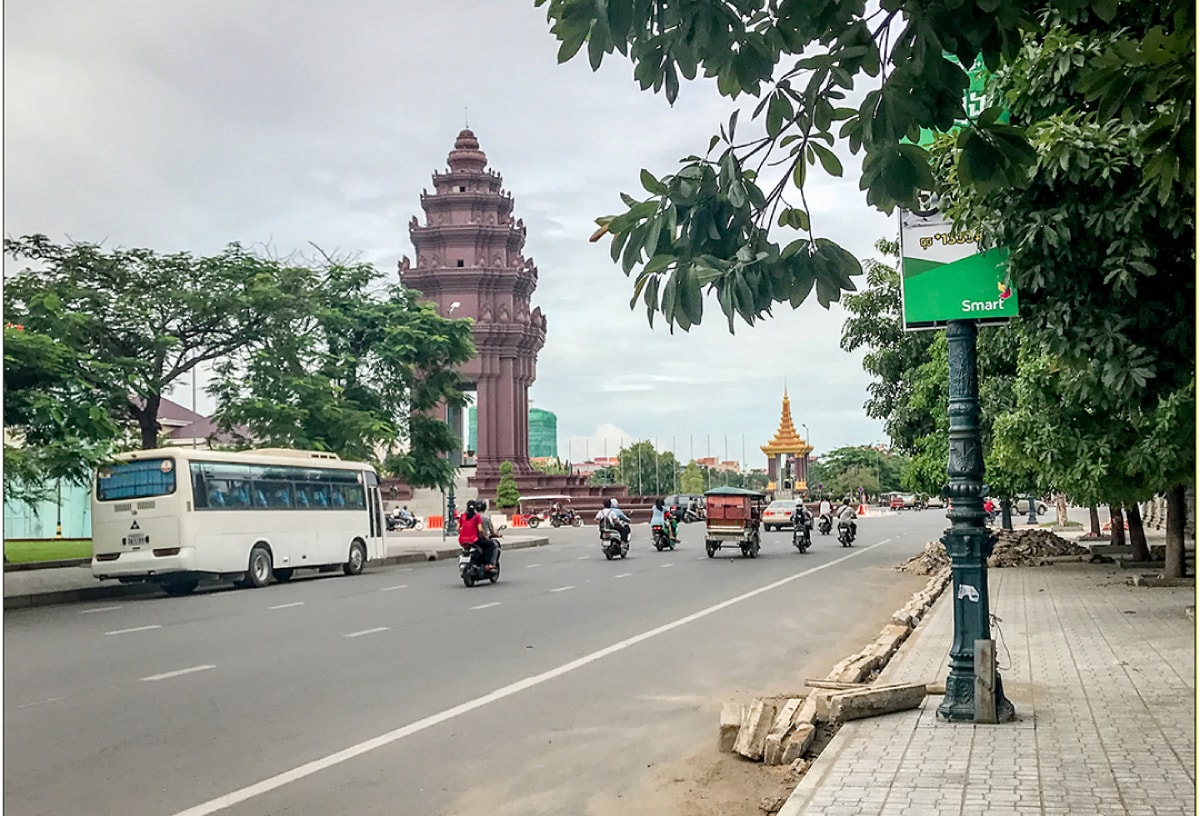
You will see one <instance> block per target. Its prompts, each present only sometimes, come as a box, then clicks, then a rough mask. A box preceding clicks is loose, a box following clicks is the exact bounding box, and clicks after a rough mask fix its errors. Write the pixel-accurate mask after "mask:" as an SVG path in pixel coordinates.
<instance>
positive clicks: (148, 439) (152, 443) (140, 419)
mask: <svg viewBox="0 0 1200 816" xmlns="http://www.w3.org/2000/svg"><path fill="white" fill-rule="evenodd" d="M161 403H162V395H160V394H154V395H152V396H149V397H146V404H145V405H137V404H136V403H134V402H132V401H130V403H129V413H130V414H132V415H133V418H134V419H136V420H137V423H138V428H139V429H140V430H141V434H142V450H150V449H151V448H157V447H158V432H159V430H160V428H159V425H158V408H159V405H160V404H161Z"/></svg>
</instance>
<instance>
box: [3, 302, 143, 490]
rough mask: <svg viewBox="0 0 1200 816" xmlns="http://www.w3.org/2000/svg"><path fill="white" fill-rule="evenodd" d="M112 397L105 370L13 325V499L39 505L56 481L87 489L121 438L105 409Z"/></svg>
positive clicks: (8, 434)
mask: <svg viewBox="0 0 1200 816" xmlns="http://www.w3.org/2000/svg"><path fill="white" fill-rule="evenodd" d="M110 397H111V391H110V389H109V388H108V386H107V384H106V383H105V372H104V369H103V367H102V366H99V365H97V364H95V362H94V361H92V360H90V359H87V358H85V357H82V356H80V355H79V354H78V353H76V352H75V351H74V350H72V349H71V348H70V347H69V346H67V345H65V344H63V343H58V342H56V341H55V340H54V338H52V337H50V336H49V335H46V334H41V333H39V332H36V331H34V330H32V329H30V328H27V327H26V326H24V325H21V324H7V325H6V326H5V328H4V430H5V440H4V475H5V477H6V478H5V496H6V497H7V498H9V499H15V500H25V501H36V500H39V499H41V498H43V497H44V496H45V495H46V494H47V493H48V491H49V489H50V485H51V483H52V482H54V481H56V480H59V479H65V480H66V481H68V482H71V483H74V484H86V483H87V482H88V480H89V479H90V477H91V473H92V469H93V468H94V467H95V466H96V465H97V464H98V463H99V462H100V461H101V460H102V459H103V458H104V457H105V455H106V454H107V453H108V451H109V450H110V449H111V447H112V445H113V444H114V443H115V442H116V440H117V437H118V434H119V431H120V428H119V427H118V426H117V424H116V423H114V422H113V421H112V419H111V417H110V416H109V413H108V411H107V410H106V409H105V402H106V400H108V399H109V398H110ZM10 440H11V441H10Z"/></svg>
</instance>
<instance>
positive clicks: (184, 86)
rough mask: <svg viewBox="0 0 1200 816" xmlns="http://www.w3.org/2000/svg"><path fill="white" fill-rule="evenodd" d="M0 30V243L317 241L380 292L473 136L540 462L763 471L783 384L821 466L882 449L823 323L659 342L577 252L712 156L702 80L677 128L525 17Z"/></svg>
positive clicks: (120, 3) (844, 234) (370, 1)
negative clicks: (637, 460) (627, 202)
mask: <svg viewBox="0 0 1200 816" xmlns="http://www.w3.org/2000/svg"><path fill="white" fill-rule="evenodd" d="M3 24H4V229H5V232H6V234H8V235H14V236H16V235H25V234H29V233H33V232H40V233H45V234H47V235H49V236H50V237H51V238H52V239H54V240H59V241H63V240H67V239H68V238H70V239H76V240H83V241H95V242H104V243H105V244H106V245H107V246H109V247H115V246H126V247H130V246H141V247H149V248H152V249H155V250H159V251H164V252H172V251H179V250H187V251H190V252H193V253H199V254H204V253H215V252H218V251H219V250H220V249H221V248H222V247H223V246H225V245H226V244H227V243H230V242H233V241H238V242H241V243H243V244H246V245H269V246H270V247H271V248H272V250H273V251H275V252H277V253H279V254H281V255H284V254H287V253H289V252H291V251H292V250H296V249H302V250H303V249H307V248H308V246H309V242H312V243H315V244H317V245H319V246H321V247H322V248H323V249H325V250H328V251H340V252H343V253H356V254H359V255H360V256H361V258H363V259H364V260H368V261H370V262H372V263H374V264H375V265H377V266H378V267H379V268H380V269H381V270H383V271H385V272H386V273H387V274H388V276H389V279H394V275H395V270H396V263H397V261H398V259H399V258H400V256H401V255H403V254H407V255H409V256H410V257H413V256H414V252H413V248H412V244H411V242H410V241H409V237H408V226H407V225H408V221H409V219H410V218H411V217H412V216H414V215H417V216H420V217H422V219H423V214H422V211H421V208H420V203H419V196H420V193H421V191H422V189H426V188H428V189H432V183H431V181H430V176H431V174H432V172H433V171H434V170H440V169H443V168H444V167H445V165H446V154H447V153H448V152H449V151H450V149H451V148H452V146H453V142H454V138H455V136H456V135H457V133H458V132H459V130H461V129H462V127H463V126H464V121H465V116H469V122H470V127H471V129H472V130H473V131H474V132H475V134H476V135H477V136H478V138H479V142H480V147H481V148H482V149H483V150H484V152H485V153H486V154H487V157H488V164H489V166H490V167H491V168H492V169H494V170H496V171H497V172H499V173H500V174H502V175H503V177H504V186H505V188H506V189H508V190H509V191H510V192H511V193H512V195H513V196H514V197H515V201H516V206H515V212H514V214H515V216H516V217H519V218H523V219H524V221H525V224H526V227H527V229H528V238H527V241H526V245H525V255H526V256H527V257H530V258H532V259H533V260H534V262H535V263H536V264H537V266H538V270H539V278H538V288H537V291H536V292H534V295H533V304H534V305H536V306H541V307H542V310H543V311H544V312H545V313H546V315H547V318H548V321H549V328H548V330H547V337H546V345H545V348H544V349H543V350H542V352H541V354H540V355H539V358H538V366H537V381H536V382H535V383H534V385H533V387H532V389H531V391H530V396H531V398H532V400H533V403H534V405H535V406H536V407H539V408H544V409H546V410H549V411H553V412H554V413H555V414H556V415H557V416H558V432H559V454H560V456H563V457H570V458H571V459H573V460H575V461H580V460H582V459H584V458H585V453H586V454H588V455H591V456H597V455H603V454H604V453H605V452H607V453H608V455H614V454H615V453H616V451H617V449H618V448H619V447H620V445H621V444H622V443H623V442H629V441H635V440H639V439H653V440H657V443H658V445H659V447H660V448H661V449H667V448H670V447H671V446H672V444H673V445H674V449H675V451H676V453H677V454H678V455H679V456H680V458H682V459H684V460H686V459H687V458H689V457H691V456H693V455H694V456H696V457H700V456H705V455H710V454H711V455H713V456H719V457H722V458H725V457H728V458H731V459H738V460H743V450H744V452H745V458H744V461H745V462H746V463H748V464H749V465H751V466H756V467H761V466H763V465H764V464H765V459H764V457H763V455H762V453H761V452H759V450H758V447H759V446H760V445H762V444H764V443H765V442H767V441H768V440H769V439H770V438H771V437H772V436H773V435H774V433H775V430H776V428H777V427H778V424H779V412H780V405H781V399H782V395H783V388H784V381H785V379H786V381H787V388H788V391H789V392H790V396H791V401H792V413H793V417H794V418H795V422H796V426H797V429H798V430H799V431H800V433H801V435H807V436H809V437H810V438H811V441H812V443H813V444H814V445H815V447H816V453H817V454H820V453H821V452H823V451H827V450H829V449H831V448H834V447H838V446H841V445H849V444H867V443H872V442H878V441H881V440H884V439H885V436H884V433H883V430H882V425H881V423H879V422H878V421H875V420H871V419H868V418H867V417H866V415H865V413H864V410H863V403H864V401H865V400H866V387H867V384H868V382H869V378H868V376H867V375H866V374H865V373H864V372H863V371H862V368H861V360H860V356H859V355H849V354H846V353H844V352H842V351H841V350H840V348H839V345H838V341H839V337H840V331H841V325H842V321H843V319H844V316H845V315H844V312H843V311H842V310H841V309H840V308H839V307H837V306H836V305H835V306H834V307H833V308H832V309H831V310H829V311H826V310H825V309H822V308H821V307H820V306H819V305H817V303H816V301H815V298H810V301H809V302H806V303H805V304H804V305H803V306H801V308H800V309H798V310H794V311H793V310H792V309H791V308H790V307H787V306H786V305H782V306H781V307H780V308H779V309H777V310H776V316H775V317H774V318H772V319H769V320H767V321H765V322H763V323H760V324H758V325H756V326H754V327H749V326H746V325H744V324H738V325H737V334H736V335H734V336H731V335H730V334H729V332H728V329H727V326H726V322H725V319H724V316H723V315H722V314H721V313H720V309H719V307H718V306H717V304H716V302H715V300H713V299H712V298H709V299H708V300H707V302H706V304H705V317H704V322H703V324H702V325H701V326H699V327H697V328H694V329H692V331H691V332H690V333H686V334H685V333H681V332H676V333H675V334H674V335H671V334H669V333H668V332H667V331H666V330H665V329H664V328H663V327H662V326H661V323H660V322H659V325H658V327H657V328H654V329H651V328H650V327H649V326H648V325H647V321H646V315H645V311H644V309H641V308H639V309H638V310H637V311H630V309H629V305H628V304H629V299H630V297H631V294H632V289H631V285H630V281H629V280H628V279H627V278H625V276H624V275H623V274H622V273H621V271H620V269H619V268H618V267H617V266H615V265H614V264H612V263H611V261H610V260H609V256H608V245H607V241H604V242H601V243H598V244H589V243H588V242H587V239H588V236H589V235H590V234H591V233H592V231H593V230H594V229H595V225H594V219H595V218H596V217H597V216H599V215H605V214H611V213H614V212H618V211H619V210H620V209H621V202H620V199H619V197H618V194H619V193H620V192H621V191H626V192H630V193H631V194H635V195H637V194H638V193H639V191H640V185H639V182H638V173H639V170H640V169H641V168H643V167H645V168H649V169H650V170H651V171H652V172H654V173H656V174H658V175H662V174H663V173H667V172H670V171H672V170H673V169H674V168H675V167H677V165H678V160H679V159H680V158H682V157H684V156H686V155H689V154H691V153H702V152H703V150H704V149H705V148H706V147H707V144H708V138H709V136H710V135H712V134H713V133H715V132H716V130H717V126H718V124H719V123H720V122H722V121H725V120H726V119H727V118H728V116H729V113H730V112H731V111H732V105H731V103H730V102H729V100H723V99H721V98H720V97H719V96H718V95H717V93H716V90H715V87H714V86H713V85H712V84H711V83H708V82H703V81H697V82H693V83H685V84H684V86H683V88H682V90H681V92H680V98H679V100H678V101H677V102H676V104H675V106H674V107H673V108H672V107H671V106H669V105H668V104H667V103H666V100H665V99H664V98H663V97H661V96H655V95H653V94H651V93H648V92H642V91H640V90H639V89H638V86H637V84H636V83H635V82H634V81H633V79H632V73H633V71H632V66H631V65H630V64H629V63H628V62H626V61H623V60H621V59H619V58H611V59H610V60H607V61H606V62H605V64H604V66H603V67H602V68H601V70H600V71H599V72H597V73H593V72H592V71H591V70H590V68H589V67H588V65H587V61H586V59H578V60H576V61H572V62H570V63H568V64H566V65H561V66H560V65H558V64H557V63H556V59H555V55H556V52H557V49H558V43H557V41H556V40H555V39H554V38H553V37H552V36H551V35H550V33H549V27H548V25H547V23H546V21H545V17H544V13H543V11H542V10H540V9H534V8H533V3H532V0H505V1H504V2H502V1H501V0H436V2H429V1H428V0H341V1H340V2H316V1H315V0H308V1H307V2H303V3H296V2H284V0H238V1H237V2H234V0H204V2H198V1H196V0H171V2H161V0H141V1H140V2H137V1H135V0H106V1H105V2H103V3H97V2H92V0H7V1H6V2H5V4H4V20H3ZM464 109H466V110H467V111H469V113H466V114H465V113H464ZM743 118H744V117H743ZM843 158H844V161H845V163H846V166H847V175H848V176H849V178H848V179H846V180H838V181H835V180H827V179H825V178H824V177H822V176H820V174H819V173H814V174H812V175H811V177H812V178H813V180H814V181H813V183H812V186H811V189H809V191H808V200H809V202H810V205H811V206H812V208H813V215H814V219H813V220H814V229H815V230H816V232H817V233H818V234H822V235H826V236H829V237H831V238H833V239H834V240H837V241H839V242H841V243H842V244H843V245H844V246H846V247H847V248H848V249H850V251H852V252H853V253H854V254H856V255H857V256H858V257H859V258H860V259H865V258H867V257H871V256H872V255H873V249H872V246H873V244H874V242H875V241H876V240H877V239H879V238H882V237H887V238H893V237H894V235H895V233H896V222H895V220H894V218H889V217H885V216H883V215H881V214H879V213H877V212H875V211H874V210H872V209H870V208H868V207H867V205H866V203H865V200H864V194H863V193H862V192H860V191H859V190H858V184H857V177H858V165H857V162H854V161H851V159H850V157H848V156H846V155H845V154H844V153H843ZM787 240H791V238H790V237H788V236H784V242H786V241H787ZM201 384H202V385H203V380H202V381H201ZM176 399H177V400H178V401H179V402H181V403H183V404H185V405H187V404H189V403H190V390H189V389H181V390H180V393H178V394H177V395H176ZM211 407H212V401H211V400H210V399H208V398H207V397H205V396H204V395H203V394H201V395H200V398H199V408H200V410H201V411H203V412H206V413H207V412H208V411H209V410H211ZM802 425H806V426H807V429H808V430H807V431H806V430H805V429H804V428H803V427H801V426H802Z"/></svg>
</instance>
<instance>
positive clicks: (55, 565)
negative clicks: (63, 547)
mask: <svg viewBox="0 0 1200 816" xmlns="http://www.w3.org/2000/svg"><path fill="white" fill-rule="evenodd" d="M91 563H92V559H91V558H63V559H60V560H58V561H17V562H12V561H8V562H6V563H5V564H4V571H5V572H27V571H29V570H40V569H61V568H62V567H86V566H88V565H89V564H91Z"/></svg>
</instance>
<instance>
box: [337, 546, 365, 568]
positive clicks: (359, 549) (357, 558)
mask: <svg viewBox="0 0 1200 816" xmlns="http://www.w3.org/2000/svg"><path fill="white" fill-rule="evenodd" d="M366 563H367V548H366V547H365V546H363V543H362V542H361V541H355V542H354V543H353V544H351V545H350V560H349V561H347V562H346V563H345V564H342V572H344V573H346V574H347V575H359V574H360V573H361V572H362V571H363V567H364V566H365V565H366Z"/></svg>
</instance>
